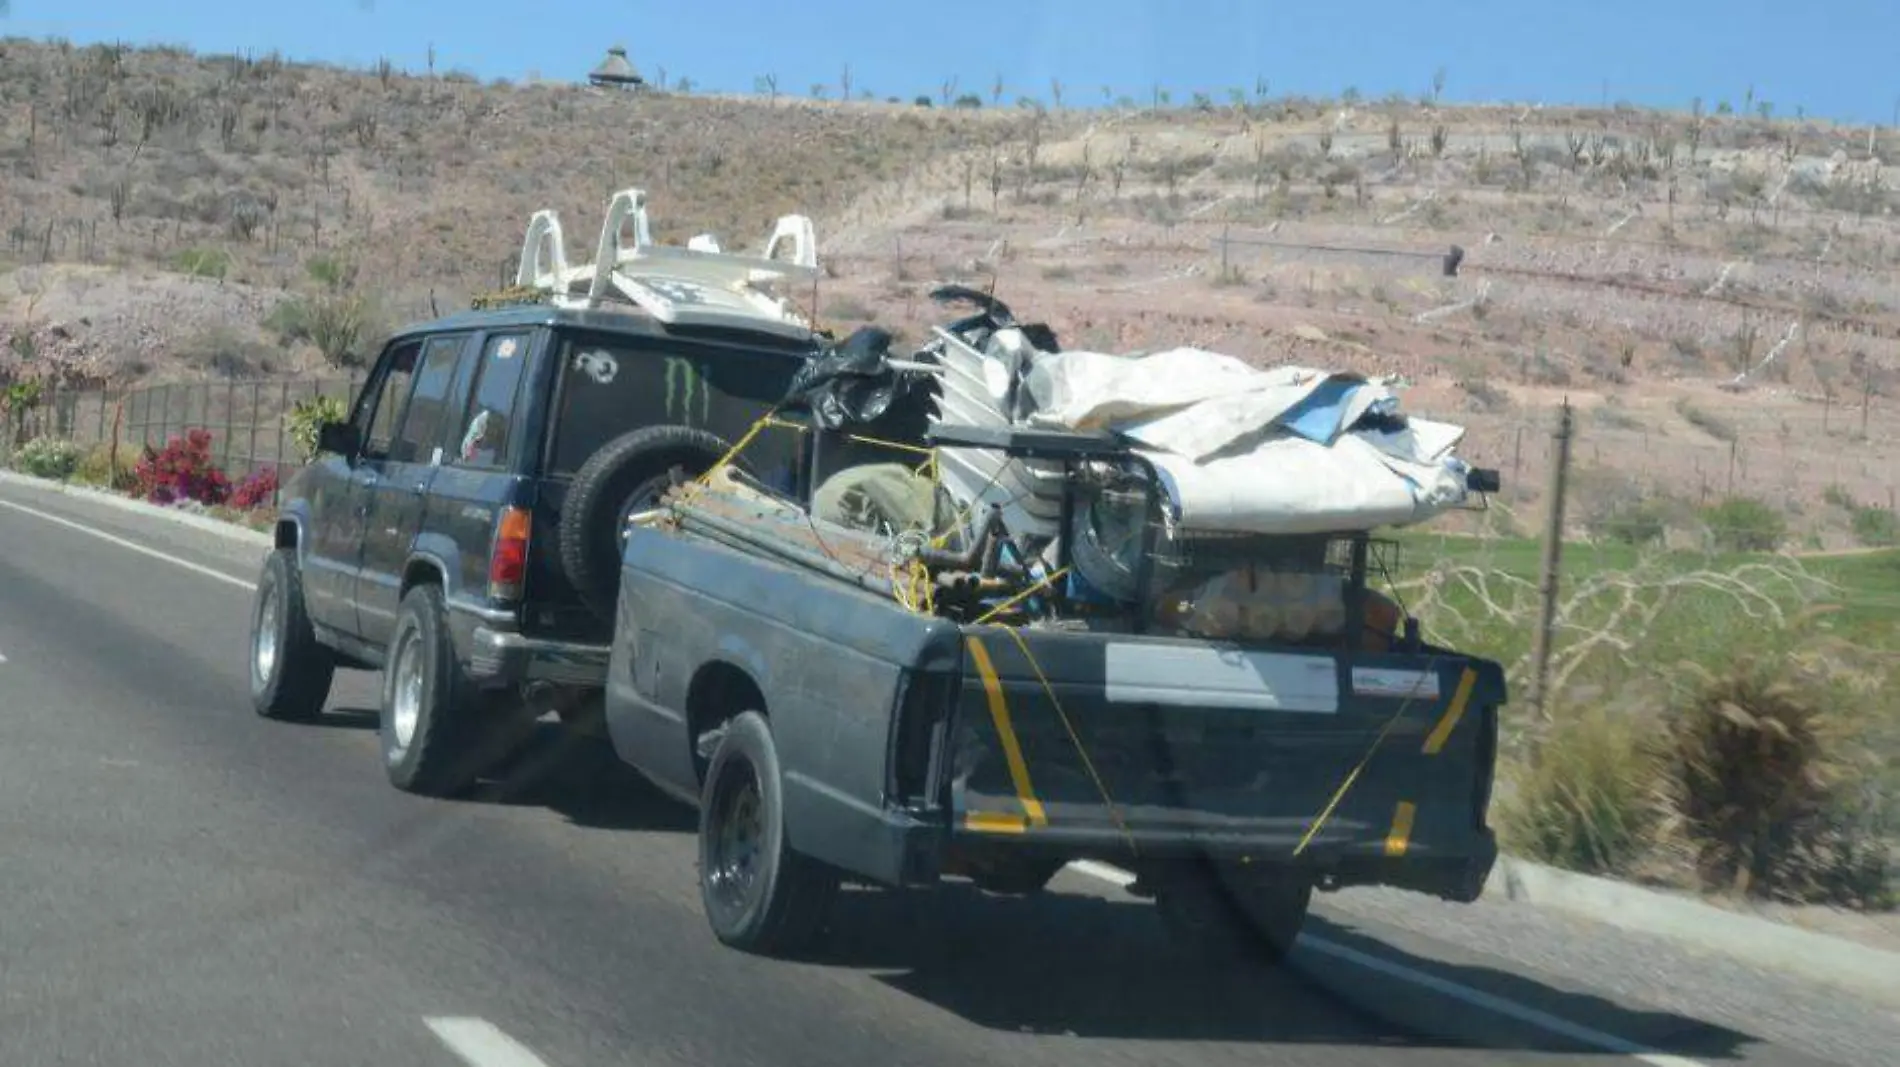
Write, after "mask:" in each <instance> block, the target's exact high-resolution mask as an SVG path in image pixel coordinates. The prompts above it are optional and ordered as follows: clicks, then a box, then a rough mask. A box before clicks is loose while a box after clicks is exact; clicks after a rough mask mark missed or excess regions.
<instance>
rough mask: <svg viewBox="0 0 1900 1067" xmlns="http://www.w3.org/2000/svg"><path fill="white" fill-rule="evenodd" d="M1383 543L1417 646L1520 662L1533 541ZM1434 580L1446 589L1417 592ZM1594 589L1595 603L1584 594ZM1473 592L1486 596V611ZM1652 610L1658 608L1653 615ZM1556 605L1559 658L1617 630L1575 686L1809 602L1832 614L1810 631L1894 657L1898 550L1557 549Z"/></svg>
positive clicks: (1527, 627) (1733, 643)
mask: <svg viewBox="0 0 1900 1067" xmlns="http://www.w3.org/2000/svg"><path fill="white" fill-rule="evenodd" d="M1394 540H1395V541H1396V542H1397V545H1398V553H1397V566H1396V568H1395V569H1394V571H1393V573H1392V575H1391V579H1392V582H1393V584H1395V585H1396V586H1397V589H1398V592H1399V595H1400V599H1401V600H1402V601H1403V602H1404V603H1406V605H1407V606H1408V608H1412V609H1413V610H1415V611H1416V612H1417V614H1418V615H1419V617H1420V619H1419V621H1420V625H1421V626H1422V627H1423V628H1424V631H1425V633H1426V635H1427V636H1428V637H1432V638H1434V639H1436V640H1439V641H1442V642H1445V643H1448V644H1451V645H1452V646H1453V647H1457V648H1459V649H1461V650H1464V651H1469V652H1472V653H1475V654H1479V655H1484V656H1487V657H1489V658H1493V659H1497V660H1499V661H1500V662H1502V663H1504V664H1505V666H1506V667H1507V669H1509V668H1512V667H1513V666H1515V665H1517V663H1518V661H1519V660H1521V659H1523V658H1524V657H1527V656H1528V654H1529V651H1530V643H1531V629H1532V624H1533V622H1534V620H1535V618H1536V602H1537V598H1536V583H1537V578H1538V574H1539V570H1540V568H1541V563H1542V558H1543V549H1542V546H1541V545H1539V544H1538V542H1536V541H1535V540H1532V539H1529V538H1477V537H1462V536H1455V535H1447V534H1434V533H1427V532H1423V531H1407V532H1404V533H1401V534H1400V535H1399V536H1398V537H1396V538H1394ZM1434 573H1436V574H1437V575H1440V576H1447V577H1455V578H1456V579H1457V580H1455V581H1451V582H1446V583H1443V584H1441V585H1439V586H1438V587H1437V588H1436V589H1426V588H1423V587H1421V584H1420V583H1421V580H1422V579H1424V578H1425V577H1426V576H1427V575H1431V574H1434ZM1670 583H1675V584H1673V585H1671V584H1670ZM1685 583H1689V584H1685ZM1474 586H1476V588H1474ZM1626 586H1634V587H1636V588H1634V589H1631V590H1629V591H1628V592H1627V595H1628V596H1632V597H1634V598H1636V599H1637V600H1638V601H1639V602H1640V603H1641V604H1642V605H1643V607H1642V609H1641V611H1640V612H1636V613H1634V615H1633V614H1632V612H1631V611H1630V609H1627V608H1625V607H1624V605H1623V600H1624V597H1625V596H1626V591H1625V588H1624V587H1626ZM1593 588H1594V589H1595V590H1596V591H1597V593H1598V595H1596V596H1593V597H1589V596H1587V594H1588V593H1589V592H1590V591H1591V590H1592V589H1593ZM1751 591H1753V592H1751ZM1481 592H1484V593H1488V596H1489V602H1488V603H1487V600H1486V597H1485V596H1483V595H1480V594H1481ZM1580 594H1585V595H1586V597H1585V599H1579V598H1580ZM1757 594H1759V595H1757ZM1658 601H1662V602H1663V603H1661V604H1660V606H1656V607H1653V608H1652V607H1651V606H1652V605H1656V604H1657V602H1658ZM1558 603H1559V604H1560V605H1563V606H1564V607H1565V609H1566V611H1565V612H1564V613H1563V617H1561V618H1560V619H1559V637H1558V641H1557V653H1558V655H1559V657H1562V656H1564V655H1566V654H1573V655H1574V654H1576V645H1577V643H1578V642H1580V641H1583V640H1586V639H1588V638H1589V637H1590V636H1591V634H1592V633H1593V632H1594V631H1595V630H1597V629H1599V628H1601V627H1602V626H1603V625H1605V624H1607V623H1610V622H1612V621H1615V620H1617V619H1619V618H1620V619H1622V620H1623V621H1624V622H1625V624H1626V625H1625V626H1623V627H1621V628H1620V629H1621V630H1622V631H1623V632H1619V633H1617V634H1616V635H1615V636H1616V637H1617V638H1618V639H1620V640H1621V641H1623V642H1624V643H1625V644H1626V646H1627V647H1626V648H1624V649H1622V650H1620V652H1619V651H1617V650H1614V649H1612V648H1611V647H1609V645H1608V644H1606V643H1603V642H1599V648H1598V650H1597V651H1596V652H1593V653H1590V654H1589V659H1590V660H1591V662H1590V663H1589V664H1586V665H1585V666H1584V667H1581V668H1579V669H1578V670H1577V671H1576V672H1575V674H1574V675H1573V678H1574V680H1575V681H1577V682H1579V683H1584V684H1589V683H1597V684H1607V683H1608V682H1609V681H1610V680H1611V679H1610V678H1609V677H1606V672H1609V671H1611V670H1612V669H1616V670H1621V669H1624V668H1627V666H1628V664H1629V663H1630V662H1632V661H1633V662H1636V663H1639V664H1643V663H1646V664H1658V665H1660V664H1668V663H1673V662H1675V661H1677V660H1680V659H1688V660H1691V661H1693V662H1700V663H1710V662H1716V661H1719V660H1720V659H1721V658H1722V657H1723V656H1725V655H1727V654H1729V653H1730V652H1731V651H1732V650H1733V649H1735V648H1737V647H1745V646H1746V644H1747V643H1748V642H1749V641H1750V640H1753V639H1754V638H1755V637H1756V635H1758V634H1759V633H1760V631H1761V628H1762V627H1763V625H1765V621H1764V620H1765V619H1766V618H1768V617H1771V616H1772V615H1773V614H1774V613H1775V612H1777V611H1779V612H1782V613H1793V612H1796V611H1799V610H1801V609H1802V608H1804V607H1808V606H1810V605H1813V604H1825V605H1829V606H1832V607H1834V608H1835V609H1836V610H1834V611H1833V612H1832V613H1831V614H1830V616H1829V617H1828V618H1827V619H1826V620H1825V621H1824V622H1823V623H1822V624H1821V625H1823V626H1824V627H1825V628H1826V629H1827V631H1828V632H1829V633H1830V634H1831V635H1833V636H1836V637H1839V638H1843V639H1846V640H1849V641H1852V642H1853V643H1855V644H1857V645H1860V646H1863V647H1867V648H1876V649H1892V648H1900V550H1882V551H1877V552H1865V553H1855V554H1845V555H1828V556H1806V557H1794V558H1788V557H1781V556H1775V555H1768V554H1761V553H1720V552H1718V553H1702V552H1685V551H1662V550H1658V549H1653V548H1650V549H1645V548H1642V547H1639V546H1635V545H1628V544H1622V543H1617V542H1601V543H1590V544H1566V545H1565V546H1564V551H1563V557H1562V567H1561V576H1560V578H1559V585H1558ZM1652 610H1653V612H1654V613H1653V615H1652V614H1650V612H1651V611H1652ZM1619 611H1621V615H1619ZM1636 616H1640V617H1641V618H1643V619H1644V620H1645V621H1644V622H1643V625H1642V627H1641V631H1642V632H1641V633H1640V635H1638V634H1633V633H1630V632H1628V626H1627V623H1629V622H1630V621H1632V620H1633V618H1634V617H1636ZM1613 653H1615V654H1614V655H1613ZM1619 657H1620V658H1619ZM1513 673H1514V680H1517V681H1518V684H1519V685H1521V684H1522V681H1521V678H1520V677H1519V676H1518V675H1517V673H1516V672H1515V671H1514V672H1513Z"/></svg>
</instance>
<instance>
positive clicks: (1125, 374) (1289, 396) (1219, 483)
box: [1028, 348, 1467, 533]
mask: <svg viewBox="0 0 1900 1067" xmlns="http://www.w3.org/2000/svg"><path fill="white" fill-rule="evenodd" d="M1028 386H1029V390H1030V395H1031V397H1032V398H1033V399H1034V401H1035V411H1034V413H1033V414H1031V416H1030V421H1031V422H1033V423H1036V424H1040V425H1045V426H1058V427H1063V428H1067V429H1076V430H1090V429H1107V430H1112V431H1114V432H1117V433H1120V434H1122V435H1124V436H1126V437H1128V438H1130V439H1132V440H1134V441H1135V442H1137V443H1138V444H1140V445H1142V446H1144V451H1146V452H1148V453H1149V458H1150V459H1151V460H1152V461H1153V462H1154V464H1155V466H1156V468H1157V469H1158V470H1160V472H1161V474H1162V477H1163V480H1164V481H1165V482H1166V483H1167V489H1168V494H1169V496H1170V498H1171V499H1172V501H1173V503H1174V508H1175V515H1176V519H1177V521H1178V522H1179V523H1180V524H1181V525H1182V526H1183V527H1185V528H1188V529H1200V530H1219V531H1236V532H1241V531H1244V532H1253V533H1320V532H1332V531H1339V530H1350V529H1373V528H1375V527H1380V526H1391V525H1404V524H1408V523H1413V522H1419V521H1422V520H1424V519H1427V518H1430V517H1431V516H1433V515H1435V514H1438V513H1439V512H1441V511H1443V510H1445V509H1447V508H1450V507H1453V506H1456V505H1458V504H1460V503H1462V502H1463V501H1464V499H1465V493H1466V489H1465V473H1466V470H1467V468H1466V467H1465V465H1464V464H1463V463H1462V462H1461V461H1459V460H1458V459H1457V458H1456V457H1455V456H1453V455H1452V449H1453V448H1454V447H1456V445H1457V443H1458V441H1459V440H1460V439H1461V438H1462V437H1463V436H1464V430H1463V429H1462V428H1461V427H1457V426H1452V425H1449V424H1446V423H1438V422H1431V421H1429V420H1424V419H1409V418H1408V419H1405V420H1402V422H1403V426H1402V427H1400V426H1399V425H1397V424H1396V420H1392V419H1387V420H1379V421H1375V422H1374V424H1373V425H1371V426H1365V427H1359V428H1356V429H1355V428H1353V427H1354V426H1355V425H1356V424H1357V423H1358V422H1359V421H1360V419H1361V418H1363V417H1364V416H1366V415H1367V414H1368V413H1375V412H1376V413H1379V414H1384V415H1394V416H1395V415H1396V414H1397V410H1398V398H1397V396H1396V395H1395V394H1394V393H1393V392H1392V390H1391V389H1390V388H1389V387H1387V386H1386V385H1385V384H1384V383H1382V382H1378V381H1368V380H1366V379H1364V378H1362V377H1359V376H1357V375H1351V374H1335V373H1330V372H1327V371H1322V370H1315V369H1312V368H1307V367H1277V368H1274V369H1271V370H1256V369H1254V368H1252V367H1249V366H1248V365H1247V364H1245V363H1243V362H1241V361H1240V360H1238V359H1235V358H1233V357H1231V356H1226V355H1222V354H1220V353H1217V352H1209V351H1205V350H1203V349H1196V348H1176V349H1170V350H1168V351H1165V352H1159V353H1156V354H1154V355H1150V356H1144V357H1128V356H1117V355H1110V354H1106V353H1100V352H1038V353H1036V354H1035V356H1034V358H1033V361H1032V363H1031V365H1030V371H1029V375H1028Z"/></svg>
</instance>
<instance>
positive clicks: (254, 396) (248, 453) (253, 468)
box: [244, 381, 264, 477]
mask: <svg viewBox="0 0 1900 1067" xmlns="http://www.w3.org/2000/svg"><path fill="white" fill-rule="evenodd" d="M263 395H264V383H263V382H257V381H254V382H252V383H251V419H250V422H251V441H250V444H249V445H248V446H247V447H246V448H245V450H244V463H245V472H246V476H247V477H248V476H249V475H251V474H255V473H257V415H258V411H259V410H260V405H259V403H258V401H259V400H260V398H262V397H263Z"/></svg>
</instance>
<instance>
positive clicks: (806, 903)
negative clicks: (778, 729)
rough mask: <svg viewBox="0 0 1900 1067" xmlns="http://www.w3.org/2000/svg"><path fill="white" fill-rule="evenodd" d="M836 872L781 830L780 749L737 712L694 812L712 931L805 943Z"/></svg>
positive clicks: (756, 719)
mask: <svg viewBox="0 0 1900 1067" xmlns="http://www.w3.org/2000/svg"><path fill="white" fill-rule="evenodd" d="M838 882H839V876H838V872H837V871H836V870H834V869H832V868H831V867H829V866H826V865H825V864H823V863H820V862H819V861H817V860H815V859H812V858H811V857H809V856H805V855H803V854H801V853H799V852H797V851H795V850H794V849H793V848H792V847H791V844H790V842H789V841H787V839H786V835H785V794H784V785H783V783H782V780H781V778H780V775H779V765H778V749H777V748H776V746H774V745H773V743H772V731H771V728H770V727H769V726H768V725H767V723H766V721H765V717H764V716H763V715H760V714H759V713H758V712H756V711H748V712H744V713H742V714H740V715H739V716H738V717H737V718H735V719H733V720H732V723H731V725H730V726H729V727H728V728H727V729H726V734H725V737H724V738H722V739H721V740H720V742H719V748H718V750H717V751H716V752H714V753H713V758H712V765H711V766H710V767H709V768H707V771H706V784H705V787H704V789H703V792H702V795H701V798H700V814H699V893H700V899H701V901H702V902H703V904H704V906H705V909H706V919H707V922H708V923H709V924H710V925H711V926H712V930H713V934H714V936H716V937H718V938H719V940H720V941H722V942H724V943H725V944H727V945H730V946H732V947H733V948H737V949H740V950H742V951H746V952H754V953H758V954H760V955H785V954H789V953H792V952H796V951H798V950H799V949H801V948H803V947H805V946H806V945H807V944H809V943H810V942H811V941H812V940H813V938H814V937H815V936H816V935H817V933H818V930H819V927H820V926H821V925H822V924H823V923H824V920H825V914H826V912H827V911H828V910H829V908H830V905H831V901H832V898H833V897H834V896H835V895H836V893H837V890H838Z"/></svg>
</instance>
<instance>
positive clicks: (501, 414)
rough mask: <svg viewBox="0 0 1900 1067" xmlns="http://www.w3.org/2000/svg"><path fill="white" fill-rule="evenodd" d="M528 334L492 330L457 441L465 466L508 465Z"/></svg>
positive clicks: (459, 463) (459, 457) (457, 456)
mask: <svg viewBox="0 0 1900 1067" xmlns="http://www.w3.org/2000/svg"><path fill="white" fill-rule="evenodd" d="M528 339H529V338H528V334H527V333H526V332H518V333H495V334H489V335H488V338H487V340H486V341H484V342H483V344H482V354H481V358H480V360H479V361H478V363H477V366H476V369H475V396H474V400H473V402H472V403H470V405H469V408H468V419H467V421H466V422H464V423H463V424H462V432H461V436H460V438H459V439H458V441H457V446H456V452H455V462H456V465H457V466H462V467H487V468H498V467H506V466H507V465H508V460H509V458H510V456H512V455H513V452H514V440H513V434H512V433H511V432H510V431H511V429H512V428H513V424H514V422H515V416H516V411H515V397H516V394H517V393H519V392H520V389H521V381H522V378H523V377H524V376H525V374H526V368H527V365H528Z"/></svg>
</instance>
